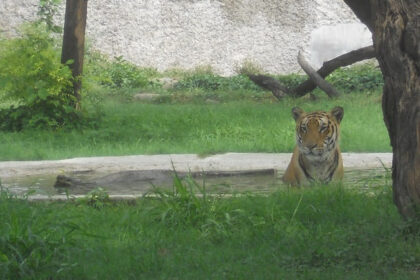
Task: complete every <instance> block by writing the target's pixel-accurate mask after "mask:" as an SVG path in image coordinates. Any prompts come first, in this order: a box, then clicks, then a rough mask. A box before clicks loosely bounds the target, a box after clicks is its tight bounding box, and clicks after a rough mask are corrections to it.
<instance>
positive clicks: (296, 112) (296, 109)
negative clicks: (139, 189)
mask: <svg viewBox="0 0 420 280" xmlns="http://www.w3.org/2000/svg"><path fill="white" fill-rule="evenodd" d="M303 113H305V111H303V110H302V109H301V108H299V107H294V108H293V109H292V116H293V118H294V119H295V121H297V120H298V119H299V118H300V116H302V115H303Z"/></svg>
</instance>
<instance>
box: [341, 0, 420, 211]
mask: <svg viewBox="0 0 420 280" xmlns="http://www.w3.org/2000/svg"><path fill="white" fill-rule="evenodd" d="M344 1H345V2H346V3H347V5H349V6H350V8H351V9H352V10H353V11H354V12H355V14H356V15H357V16H358V17H359V18H360V19H361V20H362V22H364V23H365V24H366V25H367V26H368V28H369V29H370V30H371V31H372V34H373V43H374V48H375V51H376V56H377V59H378V62H379V65H380V68H381V70H382V74H383V76H384V82H385V84H384V90H383V99H382V110H383V114H384V120H385V124H386V126H387V129H388V133H389V137H390V139H391V146H392V151H393V163H392V179H393V194H394V202H395V204H396V205H397V207H398V209H399V211H400V213H401V214H402V215H403V216H404V217H407V218H414V219H420V211H419V206H420V3H419V2H418V0H344Z"/></svg>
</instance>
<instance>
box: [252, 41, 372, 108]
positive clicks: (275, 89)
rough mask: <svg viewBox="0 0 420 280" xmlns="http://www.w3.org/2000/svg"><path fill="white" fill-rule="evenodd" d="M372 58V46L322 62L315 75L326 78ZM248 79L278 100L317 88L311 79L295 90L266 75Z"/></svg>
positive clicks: (299, 95)
mask: <svg viewBox="0 0 420 280" xmlns="http://www.w3.org/2000/svg"><path fill="white" fill-rule="evenodd" d="M374 57H375V49H374V48H373V46H369V47H364V48H361V49H358V50H354V51H351V52H348V53H345V54H343V55H340V56H337V57H336V58H334V59H331V60H329V61H326V62H324V63H323V65H322V67H321V68H319V70H318V71H317V73H318V74H319V76H321V77H322V78H325V77H326V76H328V75H329V74H331V73H332V72H334V70H336V69H337V68H340V67H344V66H348V65H351V64H353V63H356V62H358V61H362V60H365V59H370V58H374ZM248 78H249V79H250V80H251V81H253V82H254V83H255V84H257V85H258V86H260V87H262V88H264V89H267V90H269V91H271V92H272V93H273V95H274V96H275V97H276V98H277V99H279V100H280V99H282V98H283V97H285V96H286V95H289V96H291V97H296V98H297V97H302V96H305V95H306V94H307V93H309V92H311V91H313V90H314V89H315V88H316V87H317V84H316V83H315V82H314V81H313V80H312V79H311V78H309V79H307V80H306V81H304V82H303V83H301V84H299V85H298V86H297V87H295V88H287V87H286V86H284V85H282V84H281V83H280V82H279V81H278V80H276V79H274V78H273V77H270V76H267V75H252V74H248Z"/></svg>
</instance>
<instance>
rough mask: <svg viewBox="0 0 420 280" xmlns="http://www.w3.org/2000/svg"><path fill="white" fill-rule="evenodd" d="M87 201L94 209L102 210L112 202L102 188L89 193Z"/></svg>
mask: <svg viewBox="0 0 420 280" xmlns="http://www.w3.org/2000/svg"><path fill="white" fill-rule="evenodd" d="M85 200H86V202H87V204H88V205H91V206H92V207H94V208H102V207H104V206H105V205H106V204H107V203H109V202H110V199H109V194H108V192H107V191H106V190H104V189H103V188H101V187H98V188H95V189H93V190H91V191H90V192H88V194H87V195H86V198H85Z"/></svg>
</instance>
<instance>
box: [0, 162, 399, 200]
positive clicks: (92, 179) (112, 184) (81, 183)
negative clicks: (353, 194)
mask: <svg viewBox="0 0 420 280" xmlns="http://www.w3.org/2000/svg"><path fill="white" fill-rule="evenodd" d="M282 175H283V174H282V172H280V171H275V170H261V171H253V172H236V173H223V172H219V173H194V174H187V173H177V176H178V177H179V178H181V180H182V182H184V185H186V186H187V187H190V186H192V187H193V188H196V187H197V186H198V188H201V189H202V188H203V187H205V190H206V192H207V193H234V192H263V193H264V192H271V191H275V190H277V189H278V188H285V187H286V186H285V185H283V184H282V182H281V177H282ZM65 176H66V177H65V178H66V179H69V180H70V186H68V187H54V185H55V183H56V180H57V176H56V175H44V176H24V177H19V178H8V179H7V180H5V179H4V180H2V187H3V188H6V189H8V190H9V191H10V192H11V193H14V194H18V195H22V194H26V193H28V192H29V193H31V194H40V195H57V194H66V193H67V194H69V195H84V194H87V193H88V192H89V191H91V190H93V189H95V188H97V187H101V188H103V189H105V190H106V191H107V192H108V193H109V194H110V195H141V194H145V193H147V192H150V191H153V189H154V188H159V189H166V190H170V189H172V186H173V183H174V178H175V173H174V172H173V171H164V170H157V171H123V172H117V173H107V174H104V173H102V174H101V173H97V172H78V173H68V174H65ZM390 182H391V179H390V174H389V171H387V170H385V169H383V168H378V169H365V170H348V171H345V175H344V185H345V186H349V187H352V188H357V189H360V190H365V191H369V190H370V189H372V188H375V187H377V186H384V185H389V184H390Z"/></svg>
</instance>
